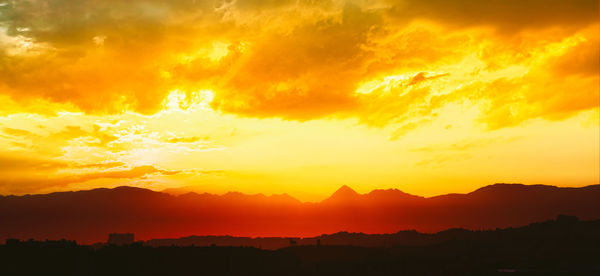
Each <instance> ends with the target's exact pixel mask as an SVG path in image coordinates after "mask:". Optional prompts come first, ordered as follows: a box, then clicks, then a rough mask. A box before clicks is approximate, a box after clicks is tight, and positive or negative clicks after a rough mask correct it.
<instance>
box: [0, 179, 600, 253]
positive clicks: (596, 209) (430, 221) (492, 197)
mask: <svg viewBox="0 0 600 276" xmlns="http://www.w3.org/2000/svg"><path fill="white" fill-rule="evenodd" d="M599 199H600V185H591V186H586V187H581V188H562V187H555V186H547V185H522V184H494V185H489V186H485V187H482V188H480V189H477V190H475V191H473V192H471V193H467V194H447V195H441V196H435V197H429V198H425V197H420V196H415V195H410V194H407V193H404V192H402V191H399V190H396V189H388V190H373V191H371V192H370V193H367V194H359V193H357V192H355V191H354V190H352V189H351V188H350V187H347V186H342V187H341V188H340V189H338V190H337V191H336V192H335V193H333V194H332V195H331V196H330V197H328V198H326V199H325V200H323V201H321V202H316V203H306V202H300V201H298V200H297V199H295V198H293V197H291V196H289V195H272V196H265V195H262V194H258V195H246V194H242V193H237V192H230V193H227V194H224V195H214V194H208V193H204V194H198V193H185V194H180V195H173V194H169V193H165V192H156V191H152V190H148V189H142V188H134V187H128V186H123V187H117V188H113V189H106V188H100V189H93V190H87V191H75V192H58V193H51V194H40V195H24V196H0V239H6V238H19V239H30V238H33V239H61V238H67V239H72V240H77V241H78V242H80V243H94V242H100V241H105V240H106V237H107V234H108V233H112V232H132V233H135V235H136V239H141V240H149V239H159V238H174V237H184V236H190V235H231V236H247V237H311V236H312V237H314V236H318V235H321V234H324V233H336V232H339V231H349V232H363V233H396V232H398V231H399V230H408V229H412V230H417V231H420V232H425V233H432V232H437V231H441V230H445V229H449V228H464V229H471V230H483V229H495V228H505V227H516V226H522V225H526V224H529V223H532V222H536V221H543V220H547V219H552V218H555V217H556V216H557V215H560V214H565V215H573V216H577V217H579V218H580V219H583V220H593V219H600V200H599Z"/></svg>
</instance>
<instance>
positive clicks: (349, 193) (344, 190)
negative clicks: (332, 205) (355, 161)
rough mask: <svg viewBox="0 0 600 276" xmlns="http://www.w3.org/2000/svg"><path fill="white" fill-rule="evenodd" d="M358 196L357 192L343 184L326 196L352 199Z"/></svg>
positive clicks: (334, 198)
mask: <svg viewBox="0 0 600 276" xmlns="http://www.w3.org/2000/svg"><path fill="white" fill-rule="evenodd" d="M358 196H360V194H359V193H357V192H356V191H354V190H352V188H350V187H348V186H346V185H344V186H342V187H340V188H339V189H337V191H335V193H333V194H332V195H331V196H330V197H329V198H328V200H348V199H354V198H356V197H358Z"/></svg>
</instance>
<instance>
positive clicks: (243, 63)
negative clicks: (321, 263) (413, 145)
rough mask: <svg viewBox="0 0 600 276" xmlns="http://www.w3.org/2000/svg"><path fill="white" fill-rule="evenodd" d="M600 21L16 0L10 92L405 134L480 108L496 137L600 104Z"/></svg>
mask: <svg viewBox="0 0 600 276" xmlns="http://www.w3.org/2000/svg"><path fill="white" fill-rule="evenodd" d="M597 11H598V2H597V1H595V0H592V1H590V0H576V1H561V0H551V1H547V0H525V1H499V0H494V1H486V2H481V1H458V0H457V1H442V0H439V1H438V0H436V1H392V0H389V1H388V0H381V1H375V2H372V1H368V2H367V1H365V2H362V1H353V2H343V3H342V4H336V2H333V1H332V2H328V1H324V2H323V3H321V4H318V5H317V4H313V3H312V1H271V0H261V1H258V0H256V1H233V2H222V1H194V2H190V1H161V0H155V1H152V0H137V1H127V2H122V3H114V2H106V1H86V2H79V1H69V0H53V1H36V0H32V1H10V2H5V3H4V5H2V6H1V7H0V13H2V15H3V16H2V18H3V19H1V21H0V32H2V33H3V34H2V36H0V93H1V94H4V95H8V96H10V97H11V98H12V99H13V100H15V101H17V102H21V103H29V102H32V101H36V100H40V99H41V100H47V101H50V102H56V103H70V104H72V105H74V106H75V107H76V108H78V109H80V110H82V111H84V112H86V113H120V112H123V111H127V110H128V111H135V112H139V113H144V114H152V113H155V112H156V111H158V110H160V109H161V108H163V106H162V103H163V102H164V99H165V97H166V96H167V95H168V93H169V91H172V90H174V89H180V90H182V91H188V92H191V91H198V90H200V89H210V90H212V91H214V93H215V96H214V99H213V100H212V102H211V104H210V106H211V107H212V108H213V109H215V110H218V111H221V112H225V113H233V114H238V115H241V116H249V117H261V118H262V117H279V118H284V119H290V120H300V121H304V120H311V119H316V118H323V117H342V118H348V117H355V118H358V119H359V120H360V121H361V122H364V123H367V124H370V125H375V126H385V125H388V124H392V123H399V124H401V125H403V126H400V129H403V130H409V129H414V128H416V127H417V126H416V125H415V124H416V123H415V121H422V122H427V121H428V120H429V117H431V116H434V115H435V112H436V109H438V108H441V107H443V106H444V105H445V104H447V103H450V102H457V101H465V100H468V101H470V102H474V103H479V104H480V105H481V106H482V111H483V112H482V114H483V115H482V116H481V121H482V122H483V123H485V124H486V125H488V126H489V127H490V128H492V129H494V128H501V127H505V126H512V125H516V124H519V123H520V122H523V121H525V120H528V119H531V118H537V117H543V118H548V119H560V118H566V117H568V116H571V115H572V114H575V113H576V112H578V111H581V110H586V109H590V108H594V107H596V106H597V105H596V104H595V103H597V102H598V101H597V100H596V99H597V97H598V91H599V88H598V56H599V54H598V52H599V50H598V37H599V35H598V32H597V29H598V24H597V21H598V14H597ZM290 14H297V15H298V16H290ZM57 18H60V20H57ZM558 80H560V81H558ZM366 84H368V85H367V86H369V85H370V87H375V88H373V89H370V90H369V93H357V91H362V90H361V89H363V88H364V87H365V85H366ZM415 118H416V119H415ZM411 120H412V121H411ZM402 133H403V131H400V132H398V134H399V135H400V136H401V134H402ZM82 135H83V134H82ZM98 135H100V133H99V132H95V133H94V134H93V136H98ZM72 136H73V135H72ZM111 139H113V138H111V137H104V138H103V139H101V140H102V141H104V143H106V142H108V141H111Z"/></svg>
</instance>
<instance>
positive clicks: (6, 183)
mask: <svg viewBox="0 0 600 276" xmlns="http://www.w3.org/2000/svg"><path fill="white" fill-rule="evenodd" d="M102 166H103V164H98V165H97V166H95V167H102ZM29 168H32V167H29ZM177 173H179V171H168V170H161V169H157V168H155V167H154V166H139V167H134V168H131V169H126V170H116V171H104V172H97V173H90V174H81V175H69V176H65V177H55V178H52V177H38V178H23V177H19V178H4V179H3V180H1V181H0V187H1V188H2V190H3V191H2V192H3V193H8V194H21V193H31V192H35V191H39V190H41V189H49V188H56V187H64V186H68V185H70V184H73V183H81V182H86V181H90V180H95V179H101V178H112V179H135V178H141V177H145V176H146V175H150V174H162V175H173V174H177Z"/></svg>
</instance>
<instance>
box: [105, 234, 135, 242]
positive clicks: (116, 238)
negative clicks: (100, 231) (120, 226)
mask: <svg viewBox="0 0 600 276" xmlns="http://www.w3.org/2000/svg"><path fill="white" fill-rule="evenodd" d="M133 242H134V236H133V233H110V234H108V241H107V243H108V244H110V245H128V244H133Z"/></svg>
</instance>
